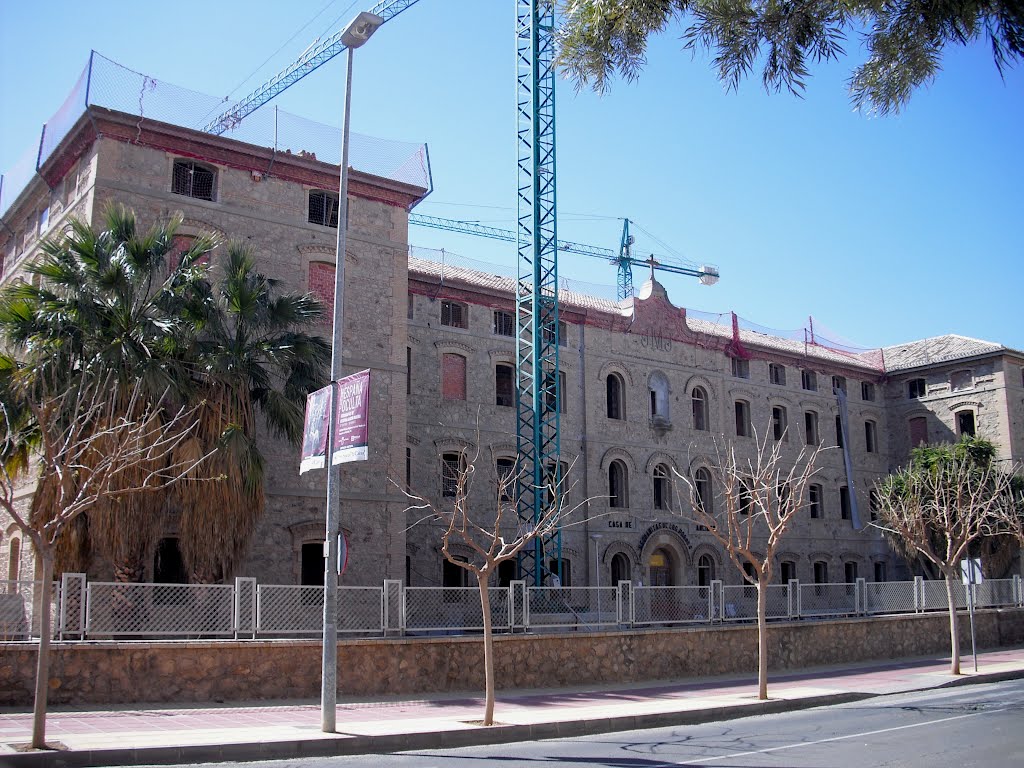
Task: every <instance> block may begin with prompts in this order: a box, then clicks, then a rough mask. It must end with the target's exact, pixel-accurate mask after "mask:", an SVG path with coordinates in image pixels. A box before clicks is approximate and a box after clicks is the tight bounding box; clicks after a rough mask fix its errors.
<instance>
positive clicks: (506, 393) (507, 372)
mask: <svg viewBox="0 0 1024 768" xmlns="http://www.w3.org/2000/svg"><path fill="white" fill-rule="evenodd" d="M515 378H516V371H515V368H513V367H512V366H511V365H504V364H503V363H498V364H497V365H496V366H494V404H495V405H501V406H505V407H507V408H511V407H512V406H513V405H515V404H516V395H515Z"/></svg>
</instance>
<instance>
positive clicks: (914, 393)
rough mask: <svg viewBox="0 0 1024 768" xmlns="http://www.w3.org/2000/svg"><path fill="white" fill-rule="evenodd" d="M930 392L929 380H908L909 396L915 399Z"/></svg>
mask: <svg viewBox="0 0 1024 768" xmlns="http://www.w3.org/2000/svg"><path fill="white" fill-rule="evenodd" d="M926 394H928V382H926V381H925V380H924V379H911V380H910V381H908V382H907V398H908V399H910V400H914V399H916V398H918V397H924V396H925V395H926Z"/></svg>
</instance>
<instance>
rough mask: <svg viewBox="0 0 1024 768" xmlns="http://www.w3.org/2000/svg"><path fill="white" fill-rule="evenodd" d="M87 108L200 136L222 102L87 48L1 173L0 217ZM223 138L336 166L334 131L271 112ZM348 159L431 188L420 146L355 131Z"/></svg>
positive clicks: (363, 167)
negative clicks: (30, 138) (29, 139)
mask: <svg viewBox="0 0 1024 768" xmlns="http://www.w3.org/2000/svg"><path fill="white" fill-rule="evenodd" d="M90 107H101V108H104V109H110V110H113V111H116V112H121V113H124V114H128V115H134V116H136V117H138V118H139V123H138V127H139V131H140V132H141V131H142V129H143V127H144V125H145V122H146V121H154V122H159V123H166V124H169V125H176V126H179V127H182V128H189V129H192V130H196V131H199V130H202V128H203V126H204V125H206V124H207V122H209V120H210V119H211V118H212V117H213V116H215V115H218V114H220V112H222V111H223V109H224V99H222V98H220V97H217V96H210V95H208V94H205V93H199V92H198V91H192V90H189V89H187V88H182V87H180V86H177V85H173V84H171V83H166V82H163V81H162V80H158V79H156V78H154V77H150V76H148V75H144V74H142V73H140V72H135V71H134V70H131V69H129V68H127V67H125V66H122V65H121V64H118V63H117V62H115V61H112V60H110V59H108V58H106V57H105V56H102V55H100V54H98V53H96V52H95V51H93V53H92V54H90V56H89V61H88V63H87V64H86V66H85V69H84V70H82V73H81V75H80V76H79V77H78V80H77V82H76V83H75V85H74V87H73V88H72V89H71V92H70V93H69V94H68V96H67V98H66V99H65V100H64V103H63V104H61V106H60V108H59V109H58V110H57V111H56V112H54V114H53V116H52V117H51V118H50V119H49V120H47V121H46V124H45V125H44V126H43V128H42V131H41V132H40V136H39V141H38V142H37V143H36V144H35V145H34V146H32V147H30V148H28V149H27V150H26V151H25V152H24V153H23V154H22V156H21V157H20V158H19V159H18V161H17V162H16V163H15V164H14V165H13V166H12V167H11V168H9V169H7V170H6V171H5V173H4V174H3V175H2V176H0V216H4V215H6V213H7V211H8V210H10V208H11V206H12V205H13V204H14V202H15V201H16V200H17V199H18V197H19V196H20V195H21V193H22V192H24V191H25V189H26V188H27V187H28V185H29V184H30V183H31V181H32V179H33V177H34V176H35V175H36V173H37V172H38V171H39V169H41V168H42V167H43V166H44V164H45V163H46V161H47V160H48V159H49V158H50V157H51V156H52V155H53V153H54V152H55V151H56V150H57V148H58V147H59V146H60V144H61V142H62V141H63V140H64V139H65V138H66V137H67V136H68V134H69V133H70V132H71V130H72V129H73V128H74V127H75V125H76V124H77V123H78V121H79V120H80V119H81V117H82V116H83V115H84V114H85V113H86V112H87V110H88V109H89V108H90ZM221 136H222V137H224V138H227V139H234V140H235V141H240V142H244V143H246V144H251V145H254V146H259V147H267V148H269V149H272V150H274V151H276V152H282V153H286V154H288V153H290V154H294V155H298V156H301V157H307V158H310V159H312V160H318V161H320V162H323V163H330V164H331V165H338V164H340V162H341V129H340V128H337V127H335V126H331V125H325V124H323V123H318V122H315V121H313V120H308V119H306V118H303V117H299V116H297V115H293V114H291V113H289V112H285V111H283V110H279V109H277V108H276V107H275V108H273V109H265V110H260V111H259V112H256V113H254V114H252V115H250V116H249V117H247V118H246V119H245V120H243V121H241V122H238V123H237V124H235V125H234V126H233V127H232V128H231V129H230V130H226V131H224V132H223V133H222V134H221ZM349 158H350V159H349V162H350V164H351V167H352V168H354V169H356V170H358V171H360V172H363V173H367V174H370V175H372V176H377V177H380V178H384V179H390V180H392V181H397V182H402V183H405V184H410V185H412V186H416V187H420V188H422V189H426V190H427V191H428V192H429V191H430V190H431V188H432V185H431V176H430V162H429V158H428V155H427V147H426V145H425V144H422V143H414V142H403V141H394V140H390V139H379V138H375V137H372V136H365V135H361V134H357V133H353V134H352V135H351V148H350V154H349Z"/></svg>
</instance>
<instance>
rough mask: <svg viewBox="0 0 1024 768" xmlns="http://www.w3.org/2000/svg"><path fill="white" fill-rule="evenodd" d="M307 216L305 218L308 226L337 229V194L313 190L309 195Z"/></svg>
mask: <svg viewBox="0 0 1024 768" xmlns="http://www.w3.org/2000/svg"><path fill="white" fill-rule="evenodd" d="M308 213H309V215H308V216H307V217H306V219H307V221H309V223H310V224H319V225H320V226H322V227H333V228H334V229H337V228H338V193H337V192H324V191H323V190H319V189H314V190H313V191H312V192H310V193H309V211H308Z"/></svg>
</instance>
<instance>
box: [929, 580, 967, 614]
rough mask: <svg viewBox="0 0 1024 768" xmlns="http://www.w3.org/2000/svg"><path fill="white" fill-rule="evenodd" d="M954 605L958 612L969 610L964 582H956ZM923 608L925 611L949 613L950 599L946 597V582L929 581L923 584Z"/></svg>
mask: <svg viewBox="0 0 1024 768" xmlns="http://www.w3.org/2000/svg"><path fill="white" fill-rule="evenodd" d="M952 586H953V603H954V605H955V606H956V608H957V610H966V609H967V588H966V587H965V586H964V584H963V583H962V582H959V581H954V582H953V584H952ZM921 608H922V610H925V611H948V610H949V597H948V596H947V595H946V582H945V580H941V579H940V580H929V581H924V582H922V583H921Z"/></svg>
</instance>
